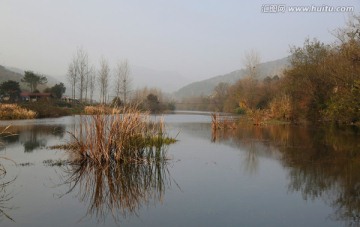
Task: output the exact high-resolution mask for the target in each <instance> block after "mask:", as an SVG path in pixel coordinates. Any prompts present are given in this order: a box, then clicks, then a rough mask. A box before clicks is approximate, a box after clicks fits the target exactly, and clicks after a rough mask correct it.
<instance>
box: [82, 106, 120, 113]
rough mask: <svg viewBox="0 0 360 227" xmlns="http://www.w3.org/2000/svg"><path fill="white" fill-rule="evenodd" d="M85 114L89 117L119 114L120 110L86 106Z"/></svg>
mask: <svg viewBox="0 0 360 227" xmlns="http://www.w3.org/2000/svg"><path fill="white" fill-rule="evenodd" d="M84 112H85V113H86V114H89V115H97V114H119V113H120V109H118V108H111V107H109V106H104V105H101V106H85V108H84Z"/></svg>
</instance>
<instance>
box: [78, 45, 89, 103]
mask: <svg viewBox="0 0 360 227" xmlns="http://www.w3.org/2000/svg"><path fill="white" fill-rule="evenodd" d="M76 59H77V70H78V75H79V83H78V90H79V99H80V101H83V99H84V93H85V91H87V78H88V74H89V60H88V55H87V53H86V51H85V50H84V49H83V48H78V49H77V53H76Z"/></svg>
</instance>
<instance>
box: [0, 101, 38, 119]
mask: <svg viewBox="0 0 360 227" xmlns="http://www.w3.org/2000/svg"><path fill="white" fill-rule="evenodd" d="M36 115H37V114H36V112H34V111H32V110H27V109H24V108H21V107H20V106H18V105H16V104H0V120H17V119H33V118H35V117H36Z"/></svg>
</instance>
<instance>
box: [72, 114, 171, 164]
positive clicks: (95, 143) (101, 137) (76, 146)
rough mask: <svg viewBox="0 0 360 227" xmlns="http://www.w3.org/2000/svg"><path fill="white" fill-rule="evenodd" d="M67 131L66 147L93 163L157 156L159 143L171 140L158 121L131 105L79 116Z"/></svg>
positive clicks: (146, 159)
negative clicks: (105, 112)
mask: <svg viewBox="0 0 360 227" xmlns="http://www.w3.org/2000/svg"><path fill="white" fill-rule="evenodd" d="M114 111H117V110H114ZM70 134H71V136H72V141H70V142H69V143H68V144H67V146H66V148H67V149H70V150H72V151H73V152H74V153H75V154H76V155H77V156H78V158H79V159H88V160H91V161H93V162H94V163H97V164H103V163H107V162H111V161H115V162H122V163H128V162H149V161H152V160H154V159H156V160H158V159H161V158H165V150H164V149H162V148H163V146H164V145H166V144H169V143H172V142H175V140H174V139H171V138H169V137H167V136H166V135H165V133H164V125H163V122H162V121H159V122H156V123H154V122H151V121H150V116H149V114H147V113H141V112H140V111H138V110H137V109H136V108H134V107H125V108H123V109H122V110H121V114H117V112H114V114H110V115H106V114H96V115H91V116H81V120H80V126H79V128H78V129H77V130H76V131H75V132H72V133H70Z"/></svg>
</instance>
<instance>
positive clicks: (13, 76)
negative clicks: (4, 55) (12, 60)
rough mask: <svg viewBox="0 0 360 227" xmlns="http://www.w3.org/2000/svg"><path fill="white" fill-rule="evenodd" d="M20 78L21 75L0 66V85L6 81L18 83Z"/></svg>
mask: <svg viewBox="0 0 360 227" xmlns="http://www.w3.org/2000/svg"><path fill="white" fill-rule="evenodd" d="M22 77H23V75H22V74H20V73H17V72H14V71H11V70H9V69H7V68H5V67H4V66H2V65H0V83H2V82H4V81H8V80H13V81H17V82H20V80H21V78H22Z"/></svg>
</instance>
